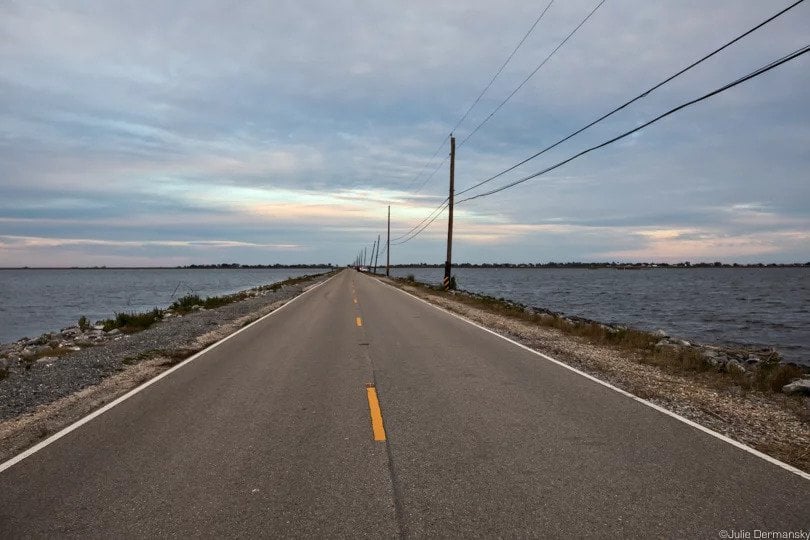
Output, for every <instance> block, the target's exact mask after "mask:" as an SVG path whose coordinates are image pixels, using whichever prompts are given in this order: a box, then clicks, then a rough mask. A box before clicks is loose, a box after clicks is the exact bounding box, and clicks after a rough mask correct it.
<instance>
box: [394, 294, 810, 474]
mask: <svg viewBox="0 0 810 540" xmlns="http://www.w3.org/2000/svg"><path fill="white" fill-rule="evenodd" d="M380 279H381V280H382V281H384V282H386V283H388V284H390V285H393V286H395V287H398V288H400V289H403V290H404V291H406V292H408V293H410V294H413V295H414V296H417V297H418V298H421V299H423V300H426V301H428V302H430V303H432V304H434V305H437V306H439V307H441V308H444V309H446V310H448V311H451V312H454V313H457V314H459V315H461V316H463V317H465V318H467V319H469V320H471V321H474V322H476V323H478V324H481V325H482V326H484V327H486V328H489V329H491V330H494V331H495V332H498V333H500V334H503V335H506V336H508V337H509V338H511V339H513V340H515V341H517V342H519V343H521V344H523V345H526V346H527V347H530V348H532V349H534V350H536V351H538V352H542V353H546V354H548V355H551V356H553V357H554V358H556V359H557V360H560V361H562V362H564V363H566V364H568V365H570V366H572V367H575V368H577V369H579V370H582V371H584V372H586V373H589V374H591V375H593V376H595V377H597V378H599V379H601V380H604V381H606V382H609V383H610V384H613V385H614V386H617V387H619V388H621V389H623V390H626V391H628V392H630V393H632V394H634V395H636V396H638V397H640V398H643V399H646V400H649V401H651V402H653V403H655V404H657V405H659V406H661V407H664V408H666V409H668V410H670V411H673V412H675V413H677V414H679V415H681V416H684V417H686V418H688V419H690V420H692V421H694V422H697V423H699V424H701V425H703V426H705V427H708V428H710V429H712V430H714V431H716V432H718V433H721V434H723V435H725V436H727V437H730V438H732V439H734V440H737V441H739V442H741V443H743V444H745V445H748V446H750V447H752V448H755V449H757V450H759V451H761V452H763V453H766V454H768V455H771V456H773V457H775V458H777V459H779V460H781V461H783V462H785V463H788V464H790V465H793V466H794V467H797V468H799V469H801V470H804V471H807V472H810V397H808V396H806V395H802V394H799V393H797V394H795V395H786V394H784V393H781V392H779V391H778V389H780V388H781V386H782V385H783V384H785V383H787V382H790V380H791V379H792V378H794V377H801V376H802V375H803V373H804V370H803V369H802V368H797V367H796V366H792V365H787V366H785V365H782V364H778V363H775V362H771V363H770V364H769V363H768V359H767V358H766V359H765V361H764V362H760V364H762V367H761V368H760V367H759V366H757V367H755V368H752V367H748V369H743V367H742V364H741V363H740V362H737V361H736V360H734V359H730V360H729V363H728V367H726V364H723V365H719V364H718V363H717V362H716V358H717V356H720V355H721V353H717V356H711V355H705V351H703V350H701V349H700V348H698V347H693V346H679V345H677V340H671V341H666V343H665V344H664V345H663V346H662V345H661V338H662V336H655V335H654V334H649V333H645V332H637V331H634V330H632V329H625V330H623V331H619V332H618V333H617V332H616V329H615V328H612V327H609V326H606V325H599V324H598V323H594V322H593V321H583V320H580V321H577V320H572V319H567V318H564V317H561V316H560V315H552V314H550V313H548V312H538V311H536V310H533V309H531V308H526V307H525V306H521V305H518V304H514V303H511V302H508V301H503V300H499V299H494V298H489V297H485V296H481V295H475V294H471V293H465V292H461V291H443V290H441V289H438V288H434V287H431V286H428V285H425V284H421V283H417V282H413V281H409V280H402V279H387V278H380ZM656 345H658V346H657V347H656ZM707 350H708V351H712V350H718V351H719V350H720V349H719V348H711V347H710V348H708V349H707ZM763 356H765V355H763ZM760 369H761V371H760ZM775 390H776V391H775Z"/></svg>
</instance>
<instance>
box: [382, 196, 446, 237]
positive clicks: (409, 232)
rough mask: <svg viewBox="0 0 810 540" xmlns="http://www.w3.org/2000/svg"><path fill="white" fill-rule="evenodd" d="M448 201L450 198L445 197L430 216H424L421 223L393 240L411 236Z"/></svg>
mask: <svg viewBox="0 0 810 540" xmlns="http://www.w3.org/2000/svg"><path fill="white" fill-rule="evenodd" d="M449 200H450V198H449V197H447V198H446V199H444V200H443V201H442V202H441V204H440V205H439V206H437V207H436V208H434V209H433V211H431V212H430V214H428V215H427V216H425V218H424V219H422V221H420V222H419V223H417V224H416V225H414V226H413V227H411V229H410V230H409V231H408V232H406V233H404V234H401V235H399V236H397V237H396V238H394V240H399V239H400V238H404V237H406V236H408V235H409V234H411V233H412V232H413V231H414V230H416V229H418V228H419V226H420V225H422V223H424V222H425V221H427V220H428V219H430V217H431V216H432V215H433V213H434V212H436V211H437V210H439V209H440V208H442V207H443V206H444V205H445V204H446V203H447V202H448V201H449Z"/></svg>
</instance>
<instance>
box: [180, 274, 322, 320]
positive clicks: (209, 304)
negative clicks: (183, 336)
mask: <svg viewBox="0 0 810 540" xmlns="http://www.w3.org/2000/svg"><path fill="white" fill-rule="evenodd" d="M316 275H318V274H313V275H306V276H299V277H296V278H287V279H285V280H284V281H279V282H277V283H272V284H270V285H261V286H260V287H256V290H257V291H273V292H276V291H278V290H280V289H281V288H282V287H290V286H293V285H297V284H299V283H302V282H305V281H308V280H310V279H312V278H313V277H315V276H316ZM251 296H253V295H252V294H251V292H250V291H240V292H238V293H234V294H226V295H222V296H207V297H205V298H202V297H201V296H199V295H197V294H189V295H186V296H183V297H182V298H178V299H177V300H175V301H174V303H172V305H171V306H169V309H171V310H172V311H174V312H175V313H179V314H181V315H184V314H186V313H190V312H192V311H194V310H195V308H196V309H199V308H204V309H216V308H218V307H222V306H225V305H228V304H232V303H234V302H239V301H240V300H245V299H246V298H250V297H251ZM197 306H199V307H197Z"/></svg>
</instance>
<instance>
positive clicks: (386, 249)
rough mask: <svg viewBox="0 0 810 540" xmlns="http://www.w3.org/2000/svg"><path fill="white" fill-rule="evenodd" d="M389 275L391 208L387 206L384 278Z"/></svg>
mask: <svg viewBox="0 0 810 540" xmlns="http://www.w3.org/2000/svg"><path fill="white" fill-rule="evenodd" d="M390 273H391V206H390V205H389V206H388V240H386V242H385V277H388V276H389V275H390Z"/></svg>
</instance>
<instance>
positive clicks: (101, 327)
mask: <svg viewBox="0 0 810 540" xmlns="http://www.w3.org/2000/svg"><path fill="white" fill-rule="evenodd" d="M93 330H104V325H103V324H94V325H93Z"/></svg>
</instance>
